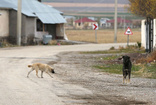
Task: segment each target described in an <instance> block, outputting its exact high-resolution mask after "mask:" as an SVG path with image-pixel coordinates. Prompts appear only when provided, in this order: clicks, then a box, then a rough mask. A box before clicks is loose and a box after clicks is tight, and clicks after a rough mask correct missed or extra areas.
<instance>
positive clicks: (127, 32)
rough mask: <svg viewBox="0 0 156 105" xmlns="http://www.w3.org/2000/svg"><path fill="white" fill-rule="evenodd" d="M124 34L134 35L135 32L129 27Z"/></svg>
mask: <svg viewBox="0 0 156 105" xmlns="http://www.w3.org/2000/svg"><path fill="white" fill-rule="evenodd" d="M124 34H125V35H133V32H132V31H131V29H130V27H128V28H127V30H126V31H125V33H124Z"/></svg>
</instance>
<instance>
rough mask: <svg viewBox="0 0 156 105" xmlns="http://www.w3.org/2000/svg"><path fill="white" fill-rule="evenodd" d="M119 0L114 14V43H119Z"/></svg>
mask: <svg viewBox="0 0 156 105" xmlns="http://www.w3.org/2000/svg"><path fill="white" fill-rule="evenodd" d="M117 3H118V0H115V14H114V43H117V8H118V4H117Z"/></svg>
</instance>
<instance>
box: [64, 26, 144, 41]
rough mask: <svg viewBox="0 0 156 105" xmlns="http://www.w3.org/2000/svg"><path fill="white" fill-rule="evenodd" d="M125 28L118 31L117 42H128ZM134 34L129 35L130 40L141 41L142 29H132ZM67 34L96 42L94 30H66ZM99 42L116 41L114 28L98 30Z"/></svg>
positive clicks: (81, 39) (76, 38)
mask: <svg viewBox="0 0 156 105" xmlns="http://www.w3.org/2000/svg"><path fill="white" fill-rule="evenodd" d="M124 32H125V31H124V30H123V29H119V30H118V33H117V42H118V43H126V42H127V35H124ZM132 32H133V35H129V41H130V42H140V41H141V31H140V30H139V29H132ZM66 34H67V37H68V39H69V40H75V41H86V42H95V31H94V30H66ZM97 39H98V43H113V42H114V30H113V29H105V30H97Z"/></svg>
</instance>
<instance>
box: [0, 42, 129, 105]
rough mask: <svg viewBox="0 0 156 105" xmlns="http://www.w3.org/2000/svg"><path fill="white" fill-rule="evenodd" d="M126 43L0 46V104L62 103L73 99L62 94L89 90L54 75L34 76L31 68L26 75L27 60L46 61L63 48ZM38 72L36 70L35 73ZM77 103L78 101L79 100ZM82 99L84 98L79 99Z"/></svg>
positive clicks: (104, 47) (96, 47) (85, 48)
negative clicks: (52, 76) (65, 81)
mask: <svg viewBox="0 0 156 105" xmlns="http://www.w3.org/2000/svg"><path fill="white" fill-rule="evenodd" d="M125 45H126V44H85V45H70V46H29V47H15V48H1V49H0V105H64V104H67V103H68V104H70V103H72V101H73V100H71V99H70V98H69V97H68V98H66V97H60V96H61V95H62V94H69V93H74V92H77V94H92V93H91V91H89V90H87V89H85V88H83V87H80V86H77V85H72V84H67V83H64V82H63V81H61V80H60V79H59V78H57V76H55V75H54V78H50V77H49V76H48V75H46V74H44V75H43V76H44V78H43V79H41V78H37V77H36V75H35V72H33V73H32V74H30V77H29V78H27V77H26V75H27V73H28V70H29V68H28V67H27V65H28V64H32V63H33V62H43V63H47V62H49V61H53V60H55V59H57V58H56V57H55V55H56V54H58V53H60V52H65V51H94V50H107V49H109V48H110V47H112V46H114V47H118V46H125ZM39 74H40V73H39ZM79 103H80V102H79ZM82 103H84V102H82Z"/></svg>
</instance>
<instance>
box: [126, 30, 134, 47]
mask: <svg viewBox="0 0 156 105" xmlns="http://www.w3.org/2000/svg"><path fill="white" fill-rule="evenodd" d="M124 34H125V35H127V46H129V35H133V32H132V31H131V29H130V27H128V28H127V30H126V31H125V33H124Z"/></svg>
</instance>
